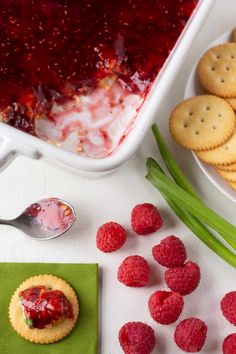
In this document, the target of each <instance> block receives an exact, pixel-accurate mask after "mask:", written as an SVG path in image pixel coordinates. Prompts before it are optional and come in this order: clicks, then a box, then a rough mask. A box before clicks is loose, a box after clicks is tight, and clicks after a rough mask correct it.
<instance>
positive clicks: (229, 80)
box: [170, 31, 236, 190]
mask: <svg viewBox="0 0 236 354" xmlns="http://www.w3.org/2000/svg"><path fill="white" fill-rule="evenodd" d="M234 40H235V42H236V31H234ZM197 72H198V77H199V80H200V83H201V84H202V86H203V88H204V89H205V92H207V94H206V95H201V96H195V97H192V98H190V99H187V100H185V101H183V102H181V103H180V104H179V105H178V106H177V107H176V108H175V109H174V111H173V112H172V114H171V117H170V132H171V134H172V136H173V137H174V139H175V140H176V141H177V142H178V143H179V144H180V145H182V146H183V147H185V148H187V149H191V150H194V152H195V153H196V155H197V156H198V157H199V159H201V160H202V161H204V162H205V163H207V164H209V165H212V166H214V167H215V168H216V171H217V172H218V173H219V175H220V176H221V177H223V178H224V180H225V181H226V182H227V183H228V184H229V185H230V186H231V187H232V188H233V189H234V190H236V117H235V111H236V43H234V42H232V43H225V44H221V45H218V46H216V47H213V48H210V49H209V50H208V51H207V52H206V53H205V54H204V55H203V57H202V58H201V59H200V62H199V64H198V69H197Z"/></svg>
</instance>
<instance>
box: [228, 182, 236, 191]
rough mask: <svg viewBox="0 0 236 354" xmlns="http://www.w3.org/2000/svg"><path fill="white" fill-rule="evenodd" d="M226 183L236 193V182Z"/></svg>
mask: <svg viewBox="0 0 236 354" xmlns="http://www.w3.org/2000/svg"><path fill="white" fill-rule="evenodd" d="M226 182H227V183H228V185H229V186H230V187H231V188H232V189H233V190H234V191H236V182H230V181H226Z"/></svg>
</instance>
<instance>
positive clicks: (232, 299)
mask: <svg viewBox="0 0 236 354" xmlns="http://www.w3.org/2000/svg"><path fill="white" fill-rule="evenodd" d="M220 307H221V311H222V313H223V315H224V316H225V318H227V320H228V321H229V322H230V323H232V324H233V325H235V326H236V291H231V292H230V293H228V294H226V295H225V296H224V297H223V299H222V300H221V303H220Z"/></svg>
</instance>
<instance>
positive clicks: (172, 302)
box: [148, 291, 184, 325]
mask: <svg viewBox="0 0 236 354" xmlns="http://www.w3.org/2000/svg"><path fill="white" fill-rule="evenodd" d="M183 306H184V300H183V297H182V296H181V295H180V294H179V293H173V292H171V291H155V292H154V293H153V294H152V295H151V297H150V299H149V301H148V308H149V311H150V314H151V316H152V318H153V319H154V321H156V322H158V323H161V324H163V325H167V324H170V323H173V322H175V321H177V319H178V318H179V316H180V314H181V312H182V310H183Z"/></svg>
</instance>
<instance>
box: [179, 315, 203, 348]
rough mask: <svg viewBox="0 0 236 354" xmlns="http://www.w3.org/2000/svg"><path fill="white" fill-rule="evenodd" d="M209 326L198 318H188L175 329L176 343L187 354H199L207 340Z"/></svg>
mask: <svg viewBox="0 0 236 354" xmlns="http://www.w3.org/2000/svg"><path fill="white" fill-rule="evenodd" d="M206 335H207V325H206V324H205V322H203V321H201V320H199V319H198V318H194V317H191V318H187V319H186V320H183V321H182V322H180V323H179V324H178V326H177V327H176V329H175V334H174V337H175V343H176V344H177V345H178V347H179V348H180V349H182V350H184V351H185V352H187V353H196V352H199V351H200V350H201V349H202V347H203V345H204V343H205V340H206Z"/></svg>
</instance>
